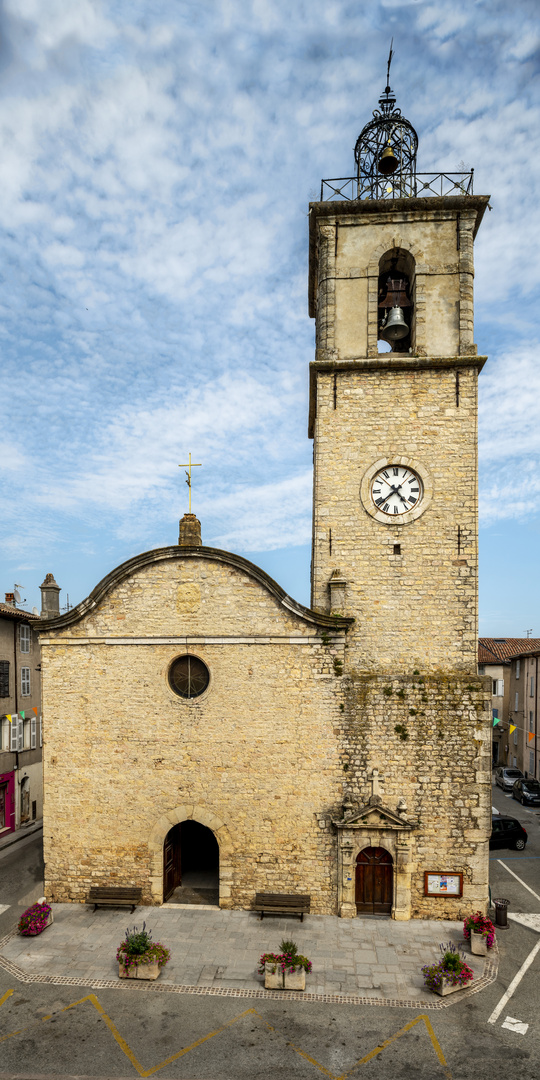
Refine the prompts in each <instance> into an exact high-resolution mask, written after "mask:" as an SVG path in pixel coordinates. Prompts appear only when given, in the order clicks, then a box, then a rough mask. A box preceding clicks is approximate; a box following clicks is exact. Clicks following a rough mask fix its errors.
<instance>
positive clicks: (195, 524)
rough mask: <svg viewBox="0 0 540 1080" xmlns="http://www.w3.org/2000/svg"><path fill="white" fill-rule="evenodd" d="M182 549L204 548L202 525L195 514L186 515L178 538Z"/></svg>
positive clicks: (181, 523) (181, 521)
mask: <svg viewBox="0 0 540 1080" xmlns="http://www.w3.org/2000/svg"><path fill="white" fill-rule="evenodd" d="M178 543H179V545H180V547H202V540H201V523H200V521H199V519H198V518H197V517H195V514H184V516H183V518H181V520H180V533H179V536H178Z"/></svg>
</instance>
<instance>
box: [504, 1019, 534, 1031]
mask: <svg viewBox="0 0 540 1080" xmlns="http://www.w3.org/2000/svg"><path fill="white" fill-rule="evenodd" d="M501 1026H502V1027H505V1028H508V1030H509V1031H517V1033H518V1035H525V1033H526V1032H527V1031H528V1028H529V1025H528V1024H522V1022H521V1020H514V1017H513V1016H507V1017H506V1020H505V1021H504V1024H502V1025H501Z"/></svg>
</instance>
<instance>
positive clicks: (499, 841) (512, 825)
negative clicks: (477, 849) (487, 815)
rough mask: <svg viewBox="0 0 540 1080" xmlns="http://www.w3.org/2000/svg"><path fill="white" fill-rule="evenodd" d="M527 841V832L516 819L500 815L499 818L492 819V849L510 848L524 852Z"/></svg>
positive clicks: (490, 843)
mask: <svg viewBox="0 0 540 1080" xmlns="http://www.w3.org/2000/svg"><path fill="white" fill-rule="evenodd" d="M527 839H528V837H527V830H526V829H524V828H523V825H521V824H520V822H519V821H517V820H516V818H513V817H503V815H502V814H498V815H497V817H493V818H492V819H491V836H490V839H489V846H490V848H502V847H508V848H516V850H517V851H523V848H524V847H525V844H526V843H527Z"/></svg>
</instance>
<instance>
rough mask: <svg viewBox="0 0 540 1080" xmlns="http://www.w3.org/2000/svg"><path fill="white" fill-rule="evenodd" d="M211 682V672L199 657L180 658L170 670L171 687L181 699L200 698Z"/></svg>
mask: <svg viewBox="0 0 540 1080" xmlns="http://www.w3.org/2000/svg"><path fill="white" fill-rule="evenodd" d="M209 682H210V672H209V670H208V668H207V666H206V664H203V662H202V660H199V657H198V656H179V657H178V659H177V660H174V661H173V663H172V664H171V666H170V668H169V686H170V688H171V690H174V692H175V694H178V696H179V697H183V698H196V697H199V696H200V695H201V694H204V691H205V690H206V688H207V686H208V683H209Z"/></svg>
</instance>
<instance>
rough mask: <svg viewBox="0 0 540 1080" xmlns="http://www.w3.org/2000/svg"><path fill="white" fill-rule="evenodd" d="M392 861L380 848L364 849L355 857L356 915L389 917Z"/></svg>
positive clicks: (392, 872)
mask: <svg viewBox="0 0 540 1080" xmlns="http://www.w3.org/2000/svg"><path fill="white" fill-rule="evenodd" d="M393 895H394V860H393V858H392V856H391V854H390V852H389V851H387V850H386V848H382V847H368V848H364V849H363V850H362V851H360V852H359V853H358V855H357V856H356V878H355V900H356V912H357V914H358V915H391V914H392V903H393Z"/></svg>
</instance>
